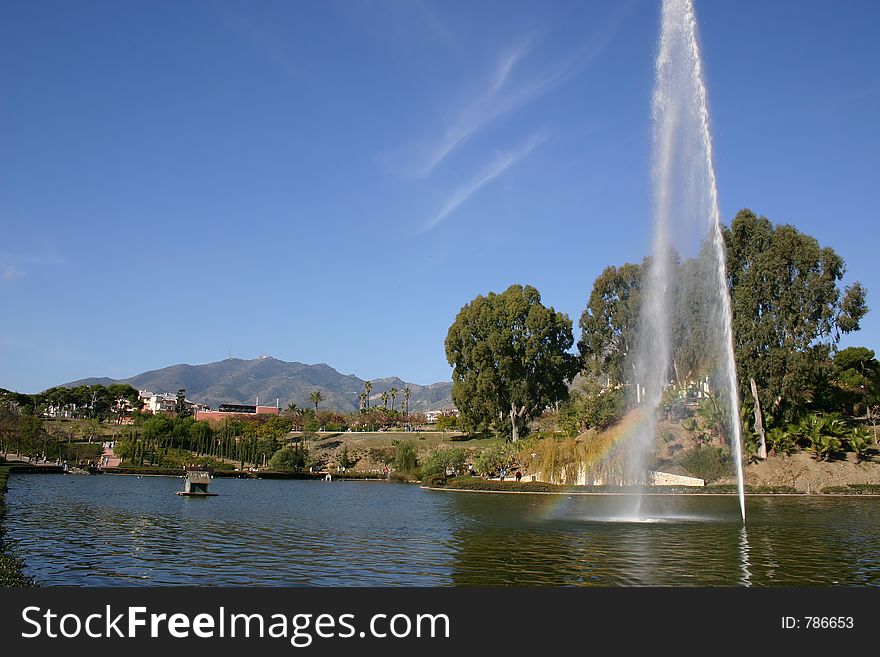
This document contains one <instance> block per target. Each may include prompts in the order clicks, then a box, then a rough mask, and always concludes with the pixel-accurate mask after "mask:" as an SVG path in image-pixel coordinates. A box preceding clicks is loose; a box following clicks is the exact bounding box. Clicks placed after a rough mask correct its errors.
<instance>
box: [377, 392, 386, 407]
mask: <svg viewBox="0 0 880 657" xmlns="http://www.w3.org/2000/svg"><path fill="white" fill-rule="evenodd" d="M379 396H380V397H381V398H382V406H384V407H385V408H388V391H387V390H383V391H382V394H381V395H379Z"/></svg>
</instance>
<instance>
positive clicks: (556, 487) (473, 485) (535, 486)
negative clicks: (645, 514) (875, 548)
mask: <svg viewBox="0 0 880 657" xmlns="http://www.w3.org/2000/svg"><path fill="white" fill-rule="evenodd" d="M433 487H434V488H444V489H447V490H469V491H487V492H507V493H556V494H565V493H593V494H600V493H606V494H607V493H632V492H633V488H632V487H627V486H564V485H561V484H548V483H545V482H541V481H521V482H519V483H517V482H516V481H489V480H487V479H481V478H479V477H456V478H455V479H449V480H448V481H446V482H445V484H444V483H441V484H438V485H435V486H433ZM641 490H642V492H645V493H656V494H664V493H665V494H673V495H694V494H703V495H707V494H708V495H736V492H737V491H736V486H735V485H732V486H731V485H714V486H711V485H710V486H701V487H694V486H647V487H645V488H643V489H641ZM797 493H798V491H796V490H795V489H794V488H792V487H791V486H746V494H753V495H755V494H762V495H768V494H778V495H783V494H784V495H793V494H797Z"/></svg>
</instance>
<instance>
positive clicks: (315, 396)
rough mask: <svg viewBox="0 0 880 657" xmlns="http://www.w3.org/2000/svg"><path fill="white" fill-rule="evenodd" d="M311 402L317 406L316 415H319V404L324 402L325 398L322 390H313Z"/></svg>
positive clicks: (310, 396) (310, 395)
mask: <svg viewBox="0 0 880 657" xmlns="http://www.w3.org/2000/svg"><path fill="white" fill-rule="evenodd" d="M309 400H310V401H311V402H312V403H313V404H314V405H315V415H317V414H318V404H320V403H321V402H322V401H324V396H323V395H322V394H321V391H320V390H313V391H312V392H311V393H309Z"/></svg>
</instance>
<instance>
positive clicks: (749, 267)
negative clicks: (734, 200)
mask: <svg viewBox="0 0 880 657" xmlns="http://www.w3.org/2000/svg"><path fill="white" fill-rule="evenodd" d="M724 239H725V243H726V249H727V284H728V292H729V294H730V297H731V300H732V306H733V308H732V309H733V334H734V343H735V344H734V348H735V361H736V368H737V374H738V381H739V385H740V390H739V395H740V398H741V399H742V400H743V401H744V402H745V404H744V405H745V407H746V410H747V411H748V412H749V413H751V414H752V415H753V416H754V417H755V418H759V419H757V420H754V421H752V422H747V425H748V429H749V435H751V434H752V433H753V432H754V431H758V430H759V429H760V428H761V427H764V429H763V430H764V431H765V432H766V427H767V426H771V425H773V423H774V422H776V426H779V425H780V424H782V423H795V422H797V421H798V420H799V419H800V418H802V417H804V416H805V415H806V414H809V413H820V414H821V413H831V412H837V413H841V414H843V415H845V416H853V415H857V414H861V415H863V416H864V415H868V416H871V415H872V414H873V415H875V416H876V415H877V414H878V410H880V409H878V403H880V379H878V372H880V367H878V365H877V361H876V360H875V359H874V354H873V352H872V351H871V350H870V349H867V348H855V349H847V350H842V351H838V349H837V347H838V343H839V341H840V339H841V336H843V335H845V334H847V333H851V332H853V331H856V330H858V328H859V322H860V320H861V319H862V318H863V317H864V315H865V313H866V312H867V310H868V308H867V305H866V295H867V291H866V290H865V288H864V286H862V285H861V284H860V283H853V284H852V285H850V286H849V287H846V288H842V286H841V280H842V278H843V274H844V272H845V263H844V261H843V259H842V258H841V257H840V256H839V255H838V254H837V253H836V252H835V251H834V250H833V249H831V248H830V247H823V246H821V245H820V244H819V242H818V241H817V240H816V239H815V238H813V237H811V236H809V235H806V234H804V233H801V232H800V231H798V230H797V229H796V228H795V227H793V226H790V225H774V224H773V223H772V222H771V221H770V220H769V219H767V218H766V217H760V216H757V215H756V214H755V213H753V212H752V211H751V210H741V211H740V212H739V213H737V215H736V216H735V217H734V219H733V221H732V222H731V225H730V226H729V227H725V228H724ZM649 262H650V261H649V260H646V261H643V262H642V263H640V264H633V263H626V264H623V265H620V266H609V267H607V268H606V269H605V270H604V271H603V272H602V273H601V274H600V275H599V276H598V278H597V279H596V280H595V282H594V283H593V286H592V290H591V292H590V295H589V298H588V300H587V304H586V308H585V309H584V311H583V313H582V315H581V317H580V321H579V327H580V329H581V337H580V340H579V341H578V342H577V349H576V351H575V350H574V349H573V347H574V338H573V334H572V322H571V319H570V318H569V317H568V316H567V315H566V314H564V313H561V312H558V311H556V310H554V309H553V308H552V307H547V306H544V305H543V304H542V303H541V297H540V294H539V292H538V291H537V290H536V289H535V288H533V287H531V286H522V285H512V286H511V287H510V288H508V289H507V290H506V291H504V292H502V293H500V294H497V293H489V294H487V295H480V296H478V297H476V298H475V299H473V300H472V301H471V302H470V303H468V304H466V305H465V306H464V307H463V308H462V309H461V311H460V312H459V313H458V315H457V316H456V318H455V321H454V322H453V324H452V325H451V326H450V328H449V332H448V334H447V337H446V356H447V360H448V361H449V364H450V365H451V366H452V367H453V388H452V397H453V401H454V402H455V404H456V405H457V407H458V408H459V410H460V411H461V415H462V417H461V420H462V422H463V424H464V426H465V428H466V429H468V430H471V431H486V430H492V431H496V432H502V433H506V434H507V435H508V436H510V437H511V438H512V439H513V440H514V441H515V440H517V439H518V438H519V437H520V436H521V435H522V433H523V431H524V430H525V428H526V426H527V424H528V422H529V421H530V420H534V419H535V418H536V417H538V416H540V415H541V414H542V413H544V412H545V411H547V409H558V408H560V407H561V408H562V410H563V413H562V414H561V416H562V418H563V422H565V423H567V424H568V426H569V427H570V428H571V429H572V430H576V429H583V428H585V427H588V426H596V427H602V426H604V425H607V424H608V423H609V422H613V421H614V420H615V419H616V418H617V417H618V416H619V414H620V412H621V411H622V409H623V408H624V407H625V406H626V404H627V402H628V401H629V400H628V399H627V398H626V392H625V391H626V390H628V389H631V388H632V384H633V382H634V381H633V355H634V353H633V352H634V347H635V341H636V339H637V335H638V330H639V314H640V308H641V289H642V281H643V277H644V273H645V271H646V270H647V267H648V265H649ZM710 264H711V263H710V262H709V259H708V257H707V255H706V250H705V248H704V250H703V252H701V253H700V254H698V255H697V256H695V257H693V258H690V259H685V260H682V259H680V258H675V264H674V266H675V267H676V275H675V276H674V277H673V279H674V280H675V281H676V282H677V283H676V289H675V290H673V292H672V302H671V305H672V308H671V314H672V318H671V323H672V326H673V327H674V329H675V330H674V331H673V332H672V334H673V336H674V341H673V345H672V353H671V357H670V362H669V364H668V370H669V371H668V375H667V377H666V379H667V380H668V381H674V382H676V384H677V385H679V386H680V387H681V388H682V389H684V388H686V387H687V386H688V385H692V384H693V383H694V382H698V381H700V380H701V379H702V378H703V377H704V376H706V375H708V374H709V372H710V371H711V369H712V363H710V362H707V358H706V356H705V349H704V348H703V345H704V344H705V341H706V335H705V334H704V333H703V332H702V331H705V330H707V329H706V322H705V321H697V320H698V319H699V318H696V317H694V315H693V314H694V313H695V312H698V310H695V309H698V308H699V304H697V303H695V302H694V299H693V294H694V290H700V289H701V288H700V286H699V285H698V282H699V281H701V280H703V279H706V278H707V277H708V276H710V273H709V272H707V270H706V268H707V267H708V266H710ZM711 266H714V265H711ZM578 375H580V376H578ZM576 376H578V378H579V380H581V381H582V385H581V386H580V389H579V390H578V391H576V392H575V393H574V394H572V392H571V390H570V384H571V382H572V381H573V380H574V378H575V377H576ZM756 425H757V427H758V428H757V429H756Z"/></svg>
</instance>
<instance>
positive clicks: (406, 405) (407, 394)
mask: <svg viewBox="0 0 880 657" xmlns="http://www.w3.org/2000/svg"><path fill="white" fill-rule="evenodd" d="M411 395H412V390H410V389H409V386H407V387H406V388H404V389H403V417H404V419H408V418H409V398H410V396H411Z"/></svg>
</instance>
